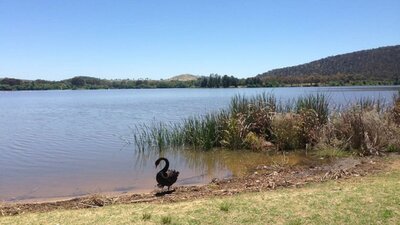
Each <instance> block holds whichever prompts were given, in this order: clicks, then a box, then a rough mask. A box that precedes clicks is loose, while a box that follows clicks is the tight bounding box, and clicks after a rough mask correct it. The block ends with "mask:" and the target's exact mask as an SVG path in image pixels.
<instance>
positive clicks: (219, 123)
mask: <svg viewBox="0 0 400 225" xmlns="http://www.w3.org/2000/svg"><path fill="white" fill-rule="evenodd" d="M399 130H400V97H397V98H395V100H394V105H393V107H392V108H388V107H386V106H385V105H384V104H383V101H381V100H369V99H360V100H359V101H358V102H356V103H355V104H354V105H353V106H351V107H349V108H347V109H346V110H344V111H340V112H339V111H335V112H330V111H329V99H328V97H327V96H326V95H324V94H314V95H306V96H301V97H299V98H297V99H294V100H292V101H288V102H286V103H285V104H282V103H281V102H279V103H278V101H277V99H276V98H275V96H274V95H271V94H266V93H263V94H259V95H256V96H252V97H245V96H243V95H237V96H235V97H233V98H232V100H231V103H230V105H229V107H228V108H227V109H224V110H221V111H219V112H216V113H209V114H207V115H205V116H194V117H190V118H188V119H185V120H183V121H182V122H181V123H174V124H164V123H153V124H152V125H150V126H146V125H137V126H136V127H135V132H134V140H135V143H136V145H137V147H138V149H140V150H141V151H144V150H146V149H149V148H152V149H158V150H160V151H161V150H163V149H166V148H171V147H184V148H191V149H200V150H209V149H212V148H216V147H223V148H227V149H251V150H256V151H264V150H270V149H276V150H285V151H286V150H293V149H315V150H320V151H322V150H324V149H325V150H326V149H328V150H329V151H330V152H332V155H335V154H338V153H341V152H336V150H340V151H356V152H358V153H360V154H363V155H365V154H379V153H380V152H382V151H385V150H387V149H390V150H391V151H394V150H396V149H400V143H399V142H400V141H398V140H399V139H400V131H399ZM331 150H332V151H331Z"/></svg>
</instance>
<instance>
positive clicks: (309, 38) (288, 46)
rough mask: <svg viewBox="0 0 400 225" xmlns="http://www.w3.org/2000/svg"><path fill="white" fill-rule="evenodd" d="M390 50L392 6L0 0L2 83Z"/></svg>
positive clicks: (274, 64) (208, 69) (396, 35)
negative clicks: (379, 49)
mask: <svg viewBox="0 0 400 225" xmlns="http://www.w3.org/2000/svg"><path fill="white" fill-rule="evenodd" d="M397 44H400V1H399V0H394V1H386V0H377V1H367V0H353V1H349V0H335V1H334V0H326V1H325V0H318V1H317V0H308V1H295V0H293V1H267V0H263V1H262V0H261V1H257V0H251V1H250V0H246V1H245V0H242V1H238V0H237V1H235V0H226V1H225V0H201V1H200V0H199V1H187V0H182V1H174V0H169V1H165V0H160V1H155V0H154V1H134V0H130V1H123V0H118V1H115V0H109V1H101V0H77V1H74V0H62V1H61V0H48V1H45V0H26V1H22V0H9V1H8V0H0V77H16V78H22V79H38V78H40V79H47V80H60V79H65V78H70V77H73V76H78V75H87V76H94V77H100V78H131V79H132V78H134V79H138V78H145V77H148V78H152V79H160V78H168V77H171V76H173V75H178V74H182V73H192V74H201V75H208V74H210V73H218V74H228V75H234V76H237V77H248V76H254V75H256V74H258V73H262V72H265V71H268V70H270V69H274V68H279V67H284V66H292V65H297V64H301V63H306V62H309V61H311V60H316V59H319V58H322V57H326V56H330V55H336V54H341V53H346V52H352V51H357V50H362V49H369V48H376V47H380V46H388V45H397Z"/></svg>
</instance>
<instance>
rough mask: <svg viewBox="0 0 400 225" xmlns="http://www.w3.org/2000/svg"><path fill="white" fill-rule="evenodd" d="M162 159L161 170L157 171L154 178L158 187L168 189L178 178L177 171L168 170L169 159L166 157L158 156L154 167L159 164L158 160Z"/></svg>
mask: <svg viewBox="0 0 400 225" xmlns="http://www.w3.org/2000/svg"><path fill="white" fill-rule="evenodd" d="M162 160H164V161H165V166H164V168H163V169H162V170H160V172H158V173H157V176H156V180H157V183H158V184H157V186H158V187H160V188H164V186H167V187H168V191H169V188H170V187H171V185H173V184H174V183H175V182H176V180H177V179H178V175H179V172H178V171H176V170H169V169H168V168H169V161H168V159H166V158H163V157H161V158H159V159H157V161H156V168H157V166H158V164H160V162H161V161H162Z"/></svg>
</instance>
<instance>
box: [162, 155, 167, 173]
mask: <svg viewBox="0 0 400 225" xmlns="http://www.w3.org/2000/svg"><path fill="white" fill-rule="evenodd" d="M163 160H164V161H165V166H164V168H163V169H162V170H161V171H162V172H164V173H165V172H167V170H168V168H169V161H168V159H165V158H163Z"/></svg>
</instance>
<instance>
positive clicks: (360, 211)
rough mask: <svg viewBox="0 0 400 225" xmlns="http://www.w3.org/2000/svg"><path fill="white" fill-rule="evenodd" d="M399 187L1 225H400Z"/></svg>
mask: <svg viewBox="0 0 400 225" xmlns="http://www.w3.org/2000/svg"><path fill="white" fill-rule="evenodd" d="M397 167H398V166H397ZM399 187H400V171H399V168H397V171H392V172H387V173H382V174H379V175H373V176H368V177H358V178H354V179H351V180H346V181H343V180H341V181H330V182H327V183H322V184H312V185H309V186H306V187H303V188H299V189H292V188H291V189H281V190H277V191H267V192H257V193H245V194H240V195H236V196H232V197H224V198H210V199H201V200H195V201H185V202H179V203H169V204H156V203H148V204H131V205H114V206H107V207H104V208H95V209H82V210H59V211H52V212H48V213H28V214H25V215H19V216H11V217H0V224H2V225H6V224H15V225H17V224H400V190H399Z"/></svg>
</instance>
